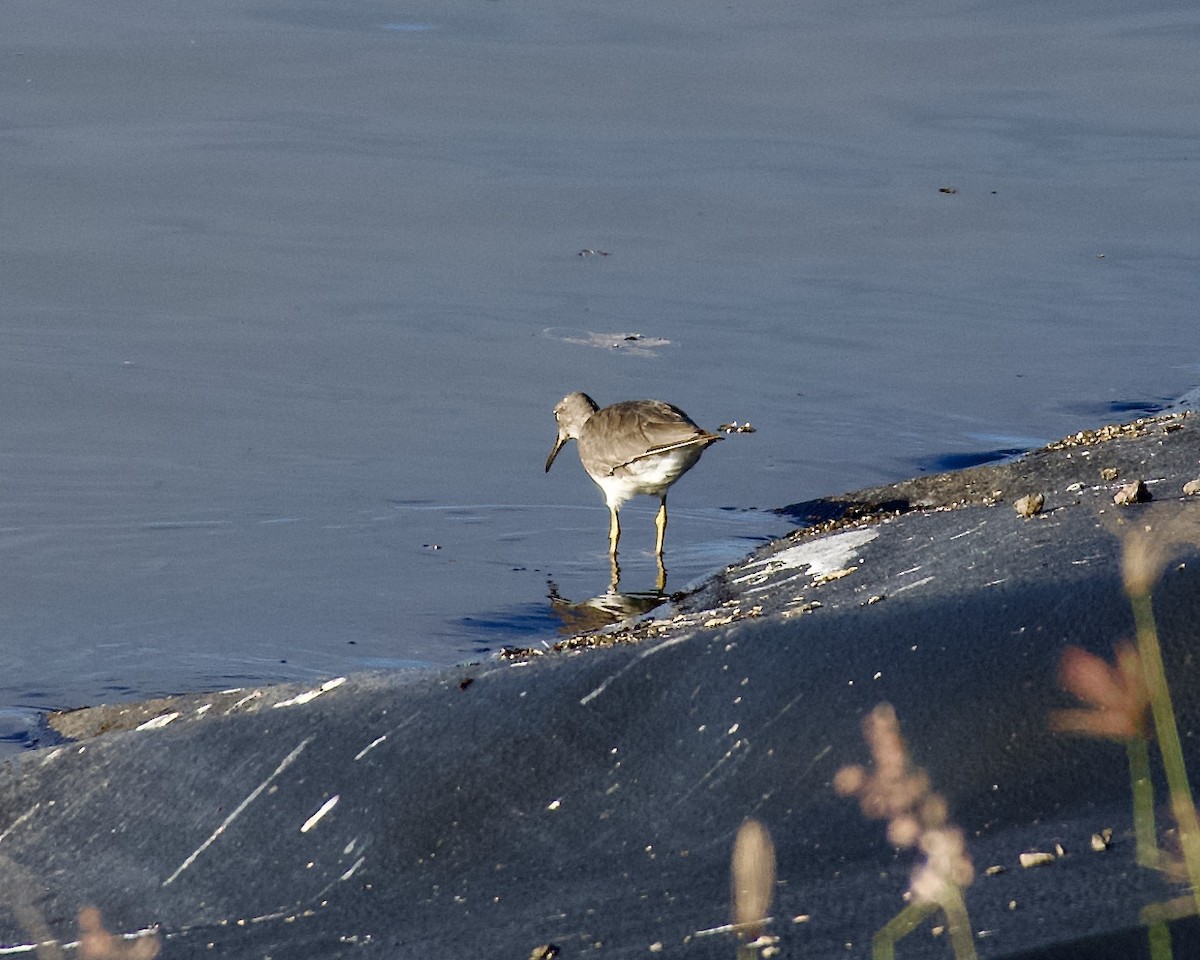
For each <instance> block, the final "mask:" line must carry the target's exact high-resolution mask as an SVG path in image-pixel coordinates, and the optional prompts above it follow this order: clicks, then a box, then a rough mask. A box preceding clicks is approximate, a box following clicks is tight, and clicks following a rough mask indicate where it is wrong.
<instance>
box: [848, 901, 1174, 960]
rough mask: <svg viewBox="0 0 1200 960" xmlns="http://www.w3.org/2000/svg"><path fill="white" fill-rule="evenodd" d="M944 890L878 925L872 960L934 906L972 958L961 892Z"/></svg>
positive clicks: (884, 959)
mask: <svg viewBox="0 0 1200 960" xmlns="http://www.w3.org/2000/svg"><path fill="white" fill-rule="evenodd" d="M945 891H946V892H945V899H944V900H943V901H942V902H941V903H929V902H926V901H924V900H920V901H916V902H914V903H910V904H909V905H908V906H907V907H905V908H904V909H903V910H901V911H900V912H899V913H898V914H896V915H895V916H894V917H892V919H891V920H889V921H888V922H887V923H885V924H884V925H883V926H882V927H880V928H879V932H878V933H876V934H875V940H874V942H873V943H872V944H871V957H872V960H895V957H896V943H897V942H898V941H900V940H902V939H904V938H905V937H907V936H908V935H909V934H910V933H912V932H913V931H914V930H915V929H917V926H918V925H919V924H920V923H921V922H922V921H923V920H925V919H926V918H927V917H930V916H932V915H933V914H935V913H937V911H938V910H942V911H944V912H945V914H946V925H947V926H948V927H949V932H950V945H951V947H953V948H954V956H955V957H956V958H957V960H976V957H977V955H976V953H975V939H974V937H973V936H972V935H971V919H970V917H968V916H967V905H966V903H964V902H963V898H962V893H961V892H960V891H959V889H958V887H956V886H955V885H954V884H952V883H946V885H945ZM1154 960H1158V958H1157V957H1156V958H1154Z"/></svg>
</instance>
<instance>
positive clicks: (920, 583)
mask: <svg viewBox="0 0 1200 960" xmlns="http://www.w3.org/2000/svg"><path fill="white" fill-rule="evenodd" d="M932 580H933V577H922V578H921V579H920V580H914V581H913V582H912V583H906V584H905V585H904V586H902V587H897V588H896V589H895V590H893V591H892V596H893V597H894V596H895V595H896V594H898V593H903V592H904V591H905V590H911V589H912V588H913V587H923V586H925V584H927V583H929V582H930V581H932Z"/></svg>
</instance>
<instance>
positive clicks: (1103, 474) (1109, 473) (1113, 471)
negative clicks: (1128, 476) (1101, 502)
mask: <svg viewBox="0 0 1200 960" xmlns="http://www.w3.org/2000/svg"><path fill="white" fill-rule="evenodd" d="M1120 475H1121V471H1120V470H1118V469H1117V468H1116V467H1105V468H1104V469H1103V470H1101V471H1100V479H1101V480H1104V481H1107V482H1108V483H1112V482H1113V481H1114V480H1116V479H1117V477H1119V476H1120Z"/></svg>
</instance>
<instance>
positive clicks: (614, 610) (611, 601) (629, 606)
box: [549, 579, 668, 637]
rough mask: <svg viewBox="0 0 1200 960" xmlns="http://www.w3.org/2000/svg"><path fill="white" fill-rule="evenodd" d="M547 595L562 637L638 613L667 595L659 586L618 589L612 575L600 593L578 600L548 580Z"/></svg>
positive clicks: (664, 599)
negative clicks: (622, 591)
mask: <svg viewBox="0 0 1200 960" xmlns="http://www.w3.org/2000/svg"><path fill="white" fill-rule="evenodd" d="M549 598H550V610H551V612H552V613H553V614H554V615H555V616H556V617H557V618H558V619H559V621H560V623H561V626H559V628H558V633H559V634H560V635H561V636H564V637H566V636H573V635H575V634H577V633H587V632H588V631H590V630H601V629H603V628H604V627H610V626H612V625H613V624H614V623H620V622H621V621H622V620H628V619H629V618H630V617H639V616H641V615H642V614H643V613H647V612H649V611H651V610H653V609H654V608H655V607H657V606H661V605H662V604H664V603H666V601H667V599H668V598H667V594H666V593H664V592H663V590H662V587H661V586H660V587H659V589H657V590H632V591H629V592H628V593H621V592H620V591H618V590H617V583H616V580H615V579H614V581H613V582H612V583H611V584H610V585H609V588H608V590H606V591H605V592H604V593H602V594H600V595H599V596H596V597H590V598H589V599H587V600H580V601H572V600H568V599H567V598H566V597H563V596H560V595H559V592H558V586H557V585H556V584H554V583H553V582H551V584H550V592H549Z"/></svg>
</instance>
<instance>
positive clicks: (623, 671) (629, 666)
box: [579, 634, 691, 707]
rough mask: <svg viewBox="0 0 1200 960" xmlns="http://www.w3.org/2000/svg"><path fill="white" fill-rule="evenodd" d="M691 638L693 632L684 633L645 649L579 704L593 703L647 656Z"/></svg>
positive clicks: (583, 705) (584, 705)
mask: <svg viewBox="0 0 1200 960" xmlns="http://www.w3.org/2000/svg"><path fill="white" fill-rule="evenodd" d="M690 639H691V634H684V635H683V636H682V637H672V638H671V639H670V640H664V641H663V642H662V643H660V644H659V645H658V646H656V647H651V648H650V649H649V650H646V651H644V652H643V653H641V654H639V655H638V656H637V657H635V658H634V659H633V660H630V661H629V662H628V663H627V664H625V666H623V667H622V668H621V669H620V670H618V671H617V672H616V673H614V674H613V675H612V676H611V677H607V678H606V679H605V681H604V682H603V683H602V684H600V686H598V687H597V688H596V689H595V690H593V691H592V692H591V693H589V694H588V695H587V696H586V697H584V698H583V699H582V700H580V701H579V705H580V706H581V707H586V706H587V705H588V704H589V703H591V702H592V701H593V700H595V699H596V698H597V697H598V696H600V694H602V693H603V692H604V691H605V690H606V689H608V685H609V684H610V683H612V682H613V681H614V680H616V679H617V678H619V677H621V676H623V675H624V674H626V673H628V672H629V671H630V670H631V669H633V667H635V666H637V665H638V664H639V663H641V662H642V661H643V660H645V659H646V658H647V657H649V656H652V655H653V654H656V653H658V652H659V651H660V650H666V649H667V647H673V646H675V644H677V643H683V641H685V640H690Z"/></svg>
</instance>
